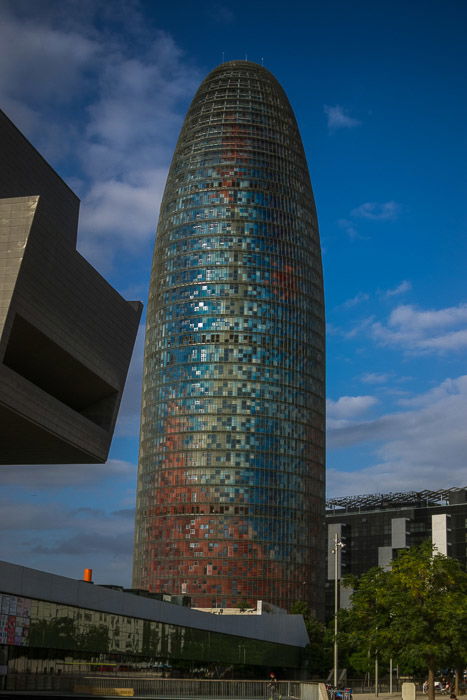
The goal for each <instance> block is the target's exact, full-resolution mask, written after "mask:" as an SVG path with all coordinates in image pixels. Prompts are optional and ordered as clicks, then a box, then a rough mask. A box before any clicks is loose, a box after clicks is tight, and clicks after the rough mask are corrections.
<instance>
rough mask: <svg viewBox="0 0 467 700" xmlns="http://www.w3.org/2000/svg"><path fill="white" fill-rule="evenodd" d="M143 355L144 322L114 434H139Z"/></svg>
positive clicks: (135, 435) (134, 350) (134, 351)
mask: <svg viewBox="0 0 467 700" xmlns="http://www.w3.org/2000/svg"><path fill="white" fill-rule="evenodd" d="M143 357H144V324H141V325H140V327H139V330H138V335H137V336H136V342H135V347H134V349H133V355H132V358H131V363H130V367H129V370H128V376H127V380H126V384H125V390H124V392H123V396H122V402H121V404H120V410H119V412H118V420H117V425H116V426H115V436H133V437H138V435H139V423H140V411H141V391H142V389H141V385H142V379H143Z"/></svg>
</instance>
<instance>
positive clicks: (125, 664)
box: [0, 562, 308, 689]
mask: <svg viewBox="0 0 467 700" xmlns="http://www.w3.org/2000/svg"><path fill="white" fill-rule="evenodd" d="M278 640H280V641H278ZM307 643H308V635H307V632H306V629H305V626H304V622H303V618H302V617H301V616H300V615H263V616H238V615H237V616H233V617H229V616H227V615H225V616H224V615H211V614H210V613H203V612H199V611H196V610H191V609H190V608H187V607H183V606H180V605H174V604H171V603H166V602H164V601H159V600H153V599H150V598H147V597H143V596H140V595H135V594H134V593H130V592H125V591H121V590H112V589H110V588H107V587H103V586H97V585H93V584H91V583H84V582H82V581H74V580H72V579H68V578H64V577H62V576H56V575H53V574H48V573H44V572H41V571H36V570H33V569H27V568H25V567H21V566H16V565H14V564H8V563H6V562H0V689H1V688H2V676H7V675H11V674H18V673H21V674H22V673H34V674H37V673H43V674H46V673H53V674H57V673H58V674H60V673H76V672H78V671H86V670H94V671H99V670H102V671H106V670H112V668H117V669H118V670H122V669H123V670H125V669H126V670H132V671H147V670H155V669H165V673H166V674H170V675H174V674H175V673H176V672H177V671H178V672H179V673H181V674H182V675H183V676H189V675H190V673H191V671H192V670H193V669H194V668H199V667H200V666H201V667H203V669H204V672H205V673H206V674H208V673H209V671H210V670H212V669H214V668H215V669H216V674H220V673H222V670H223V669H226V668H228V667H229V668H230V670H231V674H230V675H231V676H232V675H234V671H235V668H236V667H238V668H241V669H242V673H243V674H244V673H245V671H246V667H249V668H250V673H251V674H254V673H255V668H256V669H257V672H258V675H259V677H264V674H265V670H266V669H270V668H276V669H277V668H278V667H279V668H282V669H284V671H283V675H285V673H289V674H290V676H289V677H293V675H294V673H295V672H296V671H298V669H299V668H300V667H301V665H302V660H303V648H304V647H305V646H306V644H307ZM286 669H288V671H286Z"/></svg>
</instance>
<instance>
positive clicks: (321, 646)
mask: <svg viewBox="0 0 467 700" xmlns="http://www.w3.org/2000/svg"><path fill="white" fill-rule="evenodd" d="M290 612H291V613H292V615H303V619H304V622H305V627H306V630H307V632H308V637H309V638H310V643H309V644H308V646H307V647H306V649H305V654H306V664H307V670H308V673H309V674H310V676H318V677H319V678H323V677H324V675H325V673H326V672H327V670H328V669H329V668H331V666H332V638H330V636H329V634H328V631H327V630H326V627H325V625H323V623H322V622H319V620H317V619H316V618H315V617H314V616H313V615H312V613H311V612H310V608H309V607H308V604H307V603H305V602H304V601H301V600H299V601H297V602H295V603H294V604H293V605H292V607H291V609H290Z"/></svg>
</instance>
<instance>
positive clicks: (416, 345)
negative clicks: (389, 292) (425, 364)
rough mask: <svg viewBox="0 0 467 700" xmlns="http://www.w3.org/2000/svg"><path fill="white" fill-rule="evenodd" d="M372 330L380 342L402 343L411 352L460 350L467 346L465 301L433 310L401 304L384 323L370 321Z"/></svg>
mask: <svg viewBox="0 0 467 700" xmlns="http://www.w3.org/2000/svg"><path fill="white" fill-rule="evenodd" d="M371 334H372V336H373V338H374V339H375V340H376V341H377V342H378V343H380V344H381V345H386V346H391V345H392V346H396V347H401V348H403V349H404V350H406V351H407V352H408V353H411V354H427V353H445V352H449V351H459V350H463V349H465V348H466V347H467V304H459V305H458V306H451V307H446V308H444V309H436V310H435V309H429V310H420V309H418V308H416V307H415V306H412V305H401V306H398V307H396V308H395V309H394V310H393V311H392V312H391V314H390V316H389V318H388V321H387V323H386V324H384V323H381V322H379V321H378V322H375V323H373V324H372V326H371Z"/></svg>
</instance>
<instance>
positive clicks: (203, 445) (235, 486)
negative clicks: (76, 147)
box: [133, 61, 325, 616]
mask: <svg viewBox="0 0 467 700" xmlns="http://www.w3.org/2000/svg"><path fill="white" fill-rule="evenodd" d="M324 372H325V360H324V303H323V279H322V267H321V253H320V243H319V234H318V225H317V218H316V211H315V205H314V201H313V194H312V190H311V184H310V178H309V174H308V168H307V163H306V158H305V154H304V151H303V146H302V143H301V139H300V134H299V131H298V127H297V124H296V121H295V117H294V115H293V112H292V109H291V107H290V104H289V102H288V99H287V97H286V95H285V93H284V91H283V89H282V88H281V86H280V85H279V83H278V82H277V80H276V79H275V78H274V76H273V75H272V74H271V73H270V72H269V71H267V70H266V69H265V68H263V67H262V66H259V65H257V64H254V63H250V62H247V61H232V62H227V63H223V64H222V65H220V66H219V67H218V68H216V69H215V70H214V71H212V73H210V74H209V75H208V77H207V78H206V79H205V81H204V82H203V83H202V85H201V86H200V88H199V90H198V92H197V94H196V96H195V98H194V100H193V102H192V104H191V107H190V109H189V111H188V114H187V116H186V119H185V122H184V125H183V128H182V131H181V134H180V137H179V140H178V144H177V147H176V151H175V155H174V158H173V161H172V165H171V169H170V172H169V176H168V180H167V185H166V189H165V193H164V197H163V201H162V205H161V212H160V219H159V227H158V231H157V238H156V246H155V252H154V263H153V270H152V278H151V286H150V293H149V302H148V310H147V330H146V345H145V360H144V380H143V403H142V420H141V441H140V456H139V480H138V494H137V516H136V539H135V558H134V577H133V585H134V586H135V587H139V588H144V589H147V590H150V591H168V592H172V593H179V594H180V593H183V594H185V593H186V594H188V595H190V596H191V598H192V600H193V605H194V606H196V607H202V608H209V607H216V608H225V607H238V606H239V605H242V604H248V605H249V606H251V605H252V604H254V601H256V600H257V599H263V600H267V601H269V602H270V603H273V604H275V605H278V606H280V607H283V608H289V607H290V605H291V604H292V603H293V602H294V601H296V600H304V599H305V600H307V601H308V602H309V604H310V606H311V608H312V610H313V611H314V612H315V614H317V615H318V616H320V615H321V614H322V608H323V598H322V595H323V594H322V591H323V589H324V561H325V551H324V529H323V522H324V402H325V391H324Z"/></svg>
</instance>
